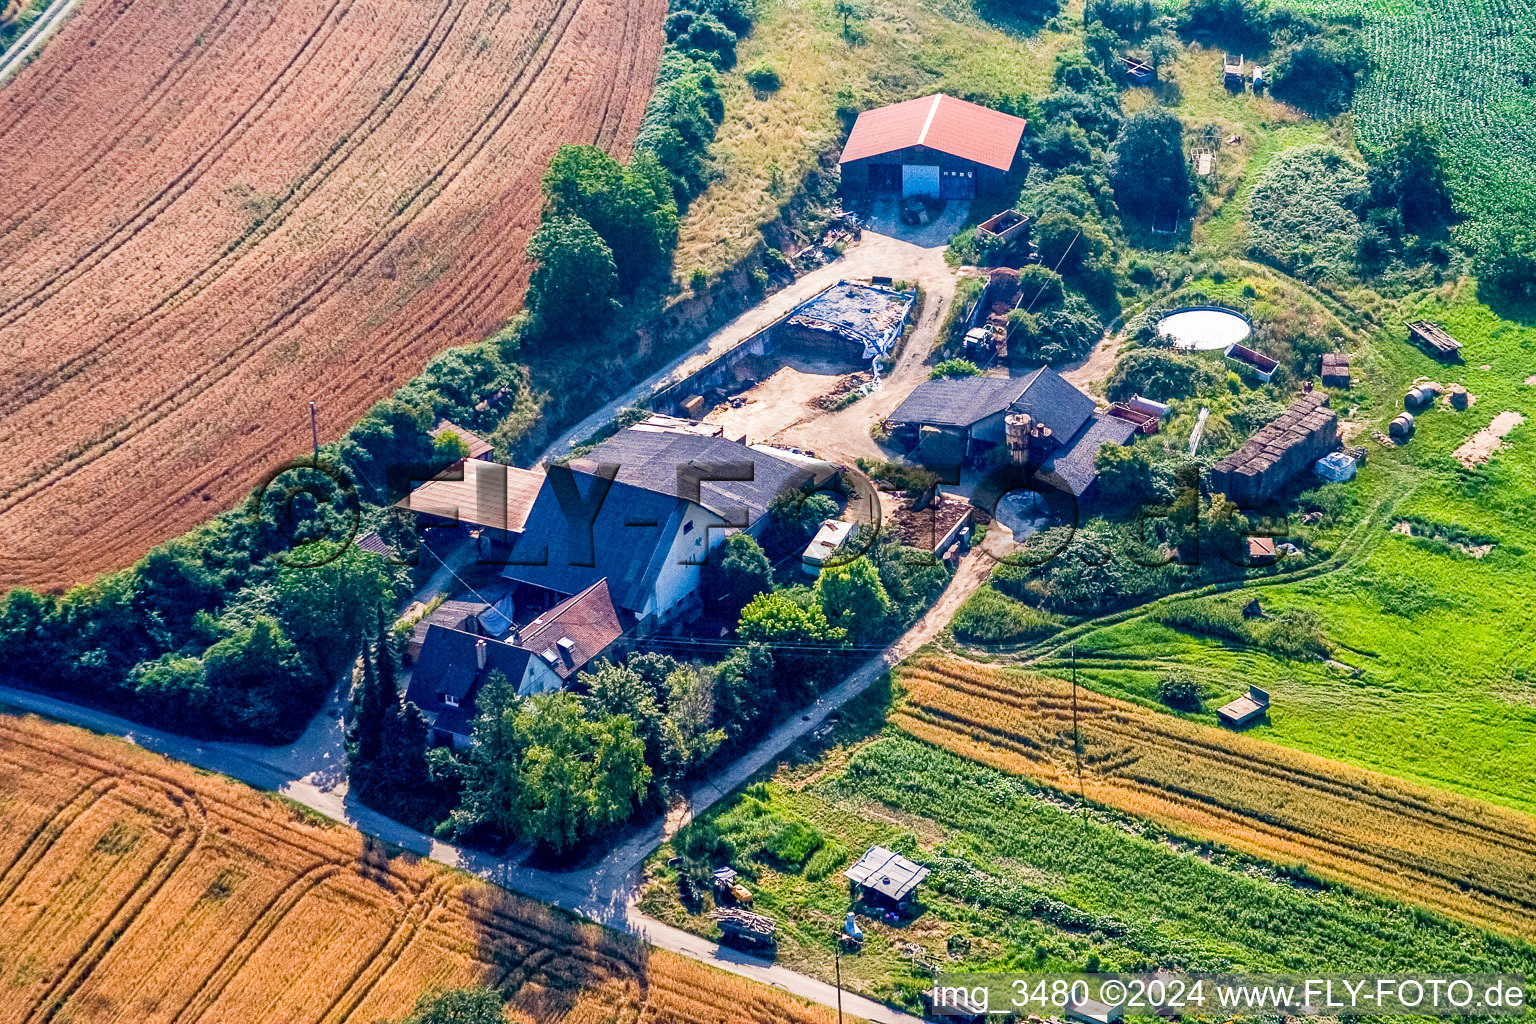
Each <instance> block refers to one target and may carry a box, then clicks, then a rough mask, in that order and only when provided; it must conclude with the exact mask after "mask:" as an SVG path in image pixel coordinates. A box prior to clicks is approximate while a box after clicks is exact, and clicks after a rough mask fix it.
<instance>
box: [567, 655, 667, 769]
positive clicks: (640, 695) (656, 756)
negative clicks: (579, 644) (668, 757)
mask: <svg viewBox="0 0 1536 1024" xmlns="http://www.w3.org/2000/svg"><path fill="white" fill-rule="evenodd" d="M663 657H666V656H665V655H663ZM667 660H668V661H671V660H672V659H670V658H668V659H667ZM674 664H675V663H674ZM673 671H676V669H675V668H674V669H673ZM668 675H670V673H668ZM663 678H665V677H663ZM579 682H580V683H581V684H582V685H583V686H585V687H586V688H587V701H588V703H589V705H590V706H591V707H592V709H593V710H594V711H595V712H596V717H601V716H602V715H627V716H628V717H629V720H630V721H631V722H633V723H634V725H635V735H637V736H639V737H640V739H641V741H642V742H643V743H644V744H645V763H646V764H648V765H650V766H651V770H652V771H653V772H655V773H662V772H664V770H665V767H666V765H665V760H664V753H665V751H664V739H663V735H664V732H665V727H664V719H665V716H664V715H663V714H662V711H661V704H660V703H659V702H658V700H657V690H658V687H656V686H653V685H652V684H651V683H649V682H647V681H646V679H645V677H643V676H642V675H641V674H640V673H639V672H637V671H635V669H634V668H632V667H630V666H627V665H615V664H614V663H613V662H611V661H605V662H603V663H602V664H601V665H599V666H598V667H597V669H596V670H595V671H592V672H583V673H581V676H580V677H579Z"/></svg>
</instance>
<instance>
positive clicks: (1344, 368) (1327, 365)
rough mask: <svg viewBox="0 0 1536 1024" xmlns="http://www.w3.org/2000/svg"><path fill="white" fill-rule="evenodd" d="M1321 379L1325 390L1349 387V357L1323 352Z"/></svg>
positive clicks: (1339, 353)
mask: <svg viewBox="0 0 1536 1024" xmlns="http://www.w3.org/2000/svg"><path fill="white" fill-rule="evenodd" d="M1322 378H1323V387H1325V388H1347V387H1349V384H1350V376H1349V356H1347V355H1345V354H1344V353H1343V352H1325V353H1324V354H1323V373H1322Z"/></svg>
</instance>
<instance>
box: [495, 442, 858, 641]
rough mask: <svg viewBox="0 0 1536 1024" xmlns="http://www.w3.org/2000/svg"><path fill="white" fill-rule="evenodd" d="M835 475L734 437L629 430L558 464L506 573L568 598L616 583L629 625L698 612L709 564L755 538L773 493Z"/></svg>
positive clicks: (824, 466)
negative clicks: (703, 570)
mask: <svg viewBox="0 0 1536 1024" xmlns="http://www.w3.org/2000/svg"><path fill="white" fill-rule="evenodd" d="M835 474H836V467H834V466H832V465H830V464H828V463H825V462H819V461H817V460H814V459H809V458H805V457H795V456H792V455H790V454H789V453H778V452H775V451H774V450H773V449H770V448H766V447H762V446H751V447H749V446H748V445H745V444H741V443H738V442H736V441H728V440H726V439H724V438H719V437H703V436H700V435H698V434H689V433H670V432H666V431H647V430H623V431H620V432H619V433H618V434H616V435H614V436H613V437H612V438H610V439H608V440H607V441H604V442H603V443H602V444H600V445H598V446H597V447H596V448H595V449H593V450H592V451H591V452H590V453H589V454H588V456H587V457H586V458H585V459H578V460H575V461H573V462H571V463H569V464H567V465H566V466H563V467H558V466H557V467H553V468H551V470H550V474H549V476H548V477H547V478H546V479H545V481H544V484H543V486H542V487H541V488H540V489H539V493H538V497H537V499H536V500H535V501H534V504H533V510H532V511H531V512H530V513H529V516H528V522H527V525H526V527H525V529H524V531H523V533H522V535H521V536H520V537H519V538H518V540H517V542H516V543H515V545H514V546H513V548H512V551H511V554H510V556H509V558H508V565H507V567H506V569H505V570H504V571H503V575H504V576H505V577H506V578H507V579H509V580H512V581H513V582H515V583H517V584H519V585H520V586H521V588H522V589H523V590H532V591H543V592H546V593H549V594H553V595H560V596H569V595H574V594H579V593H581V592H582V591H583V590H585V589H586V588H588V587H590V586H591V585H592V584H594V583H596V582H597V581H598V580H601V579H604V578H606V579H607V580H608V586H609V588H610V593H611V596H612V600H613V604H614V606H615V607H616V608H617V609H618V610H619V611H620V612H621V613H622V614H623V615H624V616H625V619H626V624H628V623H629V622H633V623H635V624H636V625H637V626H638V627H639V629H640V630H641V631H646V630H648V629H650V628H652V627H654V626H655V625H656V624H658V623H660V622H662V621H664V620H666V619H669V618H671V617H673V616H675V615H677V614H680V613H682V612H685V611H688V610H690V609H692V608H696V607H697V605H698V589H699V572H700V567H701V566H702V565H703V564H704V563H705V561H706V560H707V558H708V554H709V552H710V551H711V550H713V549H714V548H715V547H716V546H717V545H718V544H720V542H721V541H723V540H724V539H725V537H726V535H727V534H728V533H730V532H732V531H734V530H746V531H748V532H750V533H754V534H755V533H757V532H758V531H759V530H760V529H761V528H762V526H763V524H764V523H765V522H766V517H767V513H768V506H769V505H770V504H771V503H772V501H773V499H774V498H776V497H778V496H779V495H780V494H784V493H786V492H789V491H794V490H797V489H801V488H805V487H809V486H813V485H819V484H822V483H825V482H826V481H828V480H830V479H831V478H832V477H833V476H834V475H835Z"/></svg>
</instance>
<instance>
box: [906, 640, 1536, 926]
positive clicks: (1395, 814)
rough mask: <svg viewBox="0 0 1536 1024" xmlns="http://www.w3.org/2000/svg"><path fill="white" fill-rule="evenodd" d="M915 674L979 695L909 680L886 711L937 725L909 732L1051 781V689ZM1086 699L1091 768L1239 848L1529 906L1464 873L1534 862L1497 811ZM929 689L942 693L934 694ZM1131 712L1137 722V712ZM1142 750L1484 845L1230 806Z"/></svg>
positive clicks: (1511, 915) (1056, 744) (1376, 883)
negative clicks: (1096, 749) (1389, 835)
mask: <svg viewBox="0 0 1536 1024" xmlns="http://www.w3.org/2000/svg"><path fill="white" fill-rule="evenodd" d="M976 675H978V676H980V675H982V673H976ZM914 676H915V679H916V680H920V681H924V682H927V683H929V684H931V685H933V686H935V687H938V688H939V689H940V691H943V690H952V691H955V692H957V693H960V694H965V695H968V696H969V697H971V698H973V699H974V700H975V701H978V702H980V705H979V706H975V707H968V706H963V705H958V704H957V705H953V706H946V705H943V704H942V698H935V697H934V696H932V695H931V694H930V695H926V696H925V695H924V694H923V693H922V692H921V690H920V689H919V688H918V687H914V688H913V689H914V693H913V696H912V698H911V699H910V702H909V705H908V708H907V709H906V710H898V712H897V717H898V718H906V719H907V720H908V722H909V724H913V723H923V722H926V723H928V724H929V725H931V726H934V727H936V728H937V729H938V732H932V731H930V730H927V729H923V728H921V727H918V728H913V729H910V730H909V731H911V732H912V733H913V735H915V736H917V737H918V738H919V739H923V740H925V741H927V742H931V743H936V744H938V745H939V746H946V745H948V744H946V743H945V742H944V740H945V738H946V737H953V736H955V735H956V734H957V733H958V734H959V735H960V736H968V737H976V738H977V739H979V740H980V742H981V743H982V744H983V745H984V746H991V747H994V748H996V749H1001V750H1006V751H1011V752H1012V753H1013V754H1015V755H1017V756H1019V757H1021V758H1023V759H1024V760H1025V761H1026V762H1027V763H1031V764H1035V765H1038V766H1040V768H1041V770H1042V771H1044V772H1045V774H1046V775H1047V776H1050V777H1051V778H1052V779H1053V780H1055V781H1054V782H1051V783H1048V784H1053V785H1054V784H1055V783H1056V782H1059V781H1060V780H1059V779H1058V778H1056V776H1058V775H1059V774H1060V772H1059V771H1058V770H1057V769H1058V768H1059V765H1057V757H1056V755H1060V754H1062V753H1063V751H1064V749H1065V748H1064V747H1063V745H1062V743H1063V741H1062V736H1063V735H1065V734H1064V733H1062V732H1060V730H1055V731H1053V730H1052V725H1051V723H1055V724H1056V725H1059V726H1061V728H1062V729H1066V728H1068V726H1066V725H1065V723H1067V722H1069V721H1071V716H1072V712H1071V705H1070V702H1069V701H1068V700H1067V699H1066V698H1064V697H1062V696H1060V695H1055V694H1047V695H1030V694H1021V693H1018V692H1016V691H1014V690H1011V689H1009V688H1007V686H1006V684H1005V680H1002V679H998V680H992V681H989V680H986V679H980V678H970V677H969V676H961V675H959V674H954V673H950V672H947V671H945V670H944V669H943V668H942V667H935V666H933V665H932V664H929V665H924V666H921V667H920V668H918V669H917V670H915V672H914ZM1095 697H1096V695H1093V694H1089V695H1088V697H1087V698H1086V699H1083V698H1080V699H1079V702H1078V703H1079V712H1080V713H1081V711H1082V710H1083V709H1084V708H1085V707H1086V709H1087V710H1088V712H1089V716H1088V717H1087V719H1086V722H1085V729H1086V731H1087V734H1088V738H1089V739H1090V740H1092V739H1093V738H1095V737H1097V738H1100V739H1103V740H1106V741H1108V742H1109V744H1110V746H1111V748H1112V749H1111V750H1110V751H1109V752H1108V753H1105V754H1103V756H1102V758H1101V759H1100V763H1099V764H1098V765H1097V766H1096V767H1097V770H1096V771H1095V773H1094V774H1095V776H1096V777H1097V778H1099V779H1100V782H1101V784H1102V785H1103V786H1104V787H1106V788H1107V789H1109V790H1111V791H1114V790H1119V791H1121V792H1127V793H1129V794H1136V795H1137V796H1138V797H1140V798H1141V799H1147V800H1151V801H1153V802H1154V803H1155V802H1158V801H1164V802H1166V803H1167V804H1169V805H1174V806H1181V807H1185V808H1189V809H1192V810H1194V811H1196V812H1197V813H1198V814H1199V815H1200V816H1202V817H1204V818H1206V819H1215V820H1217V821H1218V823H1219V822H1228V823H1230V824H1232V825H1234V826H1236V827H1237V828H1236V837H1235V838H1234V836H1228V835H1224V834H1222V833H1221V830H1220V829H1219V828H1218V829H1216V832H1217V834H1218V837H1219V839H1220V841H1223V842H1230V841H1238V842H1242V841H1243V840H1242V839H1241V835H1242V833H1244V832H1246V833H1249V834H1250V835H1256V836H1257V837H1258V839H1250V840H1247V841H1246V842H1247V844H1248V847H1249V848H1250V849H1255V848H1256V850H1257V852H1258V854H1259V855H1260V856H1266V855H1267V856H1268V857H1269V858H1271V859H1272V858H1273V857H1274V855H1275V854H1276V853H1277V852H1285V851H1294V850H1296V849H1297V848H1301V849H1304V850H1310V851H1312V852H1313V854H1314V858H1313V859H1312V861H1311V862H1313V863H1319V864H1327V865H1328V870H1329V872H1331V873H1337V874H1339V875H1342V876H1343V877H1345V878H1346V879H1349V880H1350V881H1351V882H1352V883H1353V884H1360V885H1364V886H1366V887H1367V888H1372V889H1375V890H1377V891H1383V892H1386V893H1387V894H1389V895H1392V896H1394V897H1396V898H1402V893H1401V892H1399V891H1398V890H1397V889H1395V888H1394V886H1393V884H1392V883H1391V881H1390V880H1391V879H1393V878H1396V877H1399V876H1407V877H1410V878H1414V879H1417V880H1418V881H1419V882H1420V883H1421V884H1422V885H1423V886H1427V887H1428V891H1424V890H1423V889H1422V888H1421V889H1416V890H1415V891H1414V894H1413V898H1414V899H1417V900H1419V901H1420V902H1425V903H1427V904H1429V905H1431V906H1434V907H1436V908H1437V909H1440V910H1442V911H1445V912H1447V913H1450V914H1452V915H1453V916H1457V917H1461V918H1463V919H1466V918H1468V916H1469V915H1468V913H1467V909H1466V907H1465V905H1464V901H1465V899H1466V898H1467V896H1468V894H1475V896H1476V897H1478V898H1480V901H1481V903H1482V905H1483V906H1484V907H1485V908H1486V909H1487V910H1488V911H1491V912H1495V913H1497V914H1498V915H1500V916H1501V917H1502V919H1503V920H1504V921H1505V923H1506V924H1507V925H1512V926H1515V927H1516V930H1517V931H1518V930H1520V929H1521V927H1522V926H1520V925H1518V922H1519V921H1521V920H1529V919H1530V916H1531V914H1532V912H1533V911H1536V894H1533V893H1531V892H1522V891H1520V890H1519V889H1518V888H1515V889H1512V888H1510V883H1515V882H1516V879H1515V878H1514V877H1513V876H1511V877H1509V878H1505V879H1498V878H1495V879H1492V880H1490V881H1486V882H1485V881H1481V880H1479V879H1478V878H1476V877H1474V876H1473V874H1472V870H1478V871H1487V870H1488V869H1489V868H1491V867H1493V866H1494V865H1497V864H1505V863H1508V862H1509V859H1513V860H1514V861H1515V862H1516V863H1519V862H1525V863H1533V862H1536V836H1533V835H1532V834H1530V833H1528V832H1527V833H1520V832H1517V831H1513V830H1511V829H1509V828H1505V827H1502V826H1501V825H1500V824H1499V822H1498V821H1497V820H1496V819H1495V820H1491V821H1484V820H1475V819H1473V818H1471V817H1469V816H1467V815H1465V814H1463V813H1461V812H1459V811H1458V810H1457V809H1456V808H1454V807H1444V806H1436V805H1432V804H1429V803H1427V802H1426V801H1425V800H1423V799H1420V798H1417V797H1414V796H1412V795H1410V794H1399V793H1384V792H1382V791H1380V790H1379V789H1375V788H1372V787H1371V786H1370V785H1368V784H1367V783H1366V782H1363V781H1355V780H1354V778H1353V777H1343V778H1341V777H1336V776H1331V775H1327V774H1326V773H1323V772H1321V771H1318V770H1312V769H1309V768H1307V767H1305V766H1304V765H1298V764H1290V763H1286V762H1283V761H1279V760H1277V759H1276V758H1274V757H1272V756H1265V753H1264V752H1263V751H1262V750H1261V749H1260V745H1259V744H1251V745H1245V746H1244V748H1243V749H1242V750H1239V751H1234V750H1227V749H1225V748H1219V747H1213V746H1210V745H1208V744H1206V743H1203V742H1201V741H1200V740H1199V739H1198V738H1197V737H1190V736H1181V735H1178V734H1176V733H1174V732H1172V731H1167V730H1160V729H1159V728H1158V725H1159V722H1158V719H1160V717H1161V716H1158V715H1157V713H1156V712H1151V711H1142V710H1139V709H1135V708H1132V707H1130V706H1126V707H1121V706H1120V705H1119V703H1118V702H1113V701H1111V700H1109V699H1107V698H1098V699H1095ZM935 699H939V700H940V701H941V703H938V704H936V703H934V700H935ZM987 702H992V703H994V704H996V705H1000V706H1002V707H1006V708H1010V709H1012V710H1013V711H1014V712H1016V713H1018V714H1020V715H1022V716H1024V717H1025V719H1026V720H1027V719H1028V718H1030V717H1033V718H1035V719H1037V720H1039V721H1041V723H1042V725H1043V726H1044V728H1045V730H1046V732H1045V734H1044V735H1043V736H1041V737H1032V736H1029V735H1021V734H1018V733H1016V732H1014V731H1011V729H1010V727H1009V725H1008V723H1007V720H1006V718H1004V717H1003V716H999V718H998V719H994V718H993V717H992V716H990V715H987V714H986V703H987ZM1137 718H1140V719H1144V720H1143V721H1136V720H1135V719H1137ZM999 719H1001V721H999ZM1065 742H1067V743H1068V744H1069V743H1070V741H1065ZM1250 748H1251V749H1250ZM956 749H957V752H959V753H961V754H962V755H964V756H972V757H974V756H975V755H974V754H969V753H967V751H965V750H963V749H958V748H956ZM1150 750H1155V751H1156V752H1158V753H1165V754H1170V755H1171V756H1173V757H1174V758H1175V760H1176V761H1178V762H1179V763H1184V764H1188V765H1202V764H1203V765H1209V766H1210V767H1211V769H1212V771H1211V772H1210V773H1209V774H1211V775H1213V776H1220V777H1224V778H1242V777H1244V776H1248V777H1250V778H1251V779H1252V785H1253V792H1255V793H1264V792H1268V791H1271V790H1273V791H1274V793H1275V794H1277V795H1283V794H1284V793H1285V792H1286V791H1287V790H1290V791H1292V792H1293V793H1299V794H1305V793H1313V794H1318V795H1327V796H1329V797H1332V798H1334V800H1335V801H1337V802H1336V804H1335V807H1336V808H1337V809H1339V810H1341V811H1342V810H1343V809H1344V808H1345V807H1355V806H1364V807H1367V808H1371V809H1374V810H1375V811H1378V812H1380V814H1379V816H1377V817H1376V818H1374V819H1368V820H1377V821H1382V822H1398V821H1406V822H1408V823H1410V824H1413V825H1417V826H1418V827H1419V828H1420V829H1422V830H1424V831H1427V832H1429V833H1431V834H1434V835H1437V836H1443V837H1445V838H1446V839H1447V840H1468V841H1470V843H1471V845H1473V846H1474V847H1475V848H1480V849H1483V850H1485V851H1486V855H1485V856H1484V857H1482V858H1481V859H1480V860H1478V861H1470V862H1469V861H1448V860H1446V859H1445V857H1444V855H1445V854H1447V853H1449V852H1450V851H1452V850H1456V849H1461V848H1462V847H1461V845H1459V844H1458V843H1457V842H1454V841H1448V842H1446V843H1445V844H1444V849H1442V850H1440V851H1439V853H1438V854H1437V855H1436V856H1435V858H1434V859H1416V858H1415V857H1414V854H1413V851H1412V849H1411V840H1405V841H1406V842H1408V844H1409V845H1408V846H1405V848H1403V849H1401V850H1399V849H1395V848H1393V847H1392V846H1390V845H1385V846H1384V845H1383V844H1381V843H1377V842H1373V841H1372V840H1371V838H1370V837H1369V836H1368V835H1365V834H1357V833H1351V832H1348V831H1339V830H1338V829H1336V828H1332V827H1329V825H1328V824H1327V821H1326V820H1324V819H1321V818H1320V819H1318V820H1311V821H1309V820H1308V819H1307V818H1305V817H1302V818H1298V819H1295V820H1286V819H1283V818H1281V817H1278V816H1274V815H1266V814H1264V813H1263V812H1262V811H1260V810H1257V809H1254V808H1248V807H1238V806H1236V805H1229V804H1226V803H1223V802H1221V801H1220V800H1219V799H1218V798H1217V797H1216V796H1215V795H1212V794H1208V793H1204V792H1200V791H1197V790H1192V789H1190V788H1189V787H1187V786H1184V785H1181V784H1179V783H1178V782H1177V780H1175V779H1172V778H1164V777H1159V776H1157V775H1155V774H1151V775H1149V774H1146V773H1144V772H1143V771H1141V770H1140V768H1139V766H1140V764H1141V762H1142V760H1143V758H1144V756H1145V755H1146V753H1148V752H1149V751H1150ZM1052 766H1056V767H1052ZM1344 767H1346V768H1348V766H1344ZM1164 774H1166V773H1164ZM1352 774H1358V775H1360V776H1364V775H1365V773H1364V772H1363V771H1362V770H1359V769H1355V770H1354V772H1353V773H1352ZM1098 802H1100V803H1107V804H1108V805H1109V806H1111V807H1114V806H1116V803H1115V801H1114V800H1113V799H1105V798H1100V799H1099V801H1098ZM1287 803H1289V801H1287V800H1281V801H1280V805H1281V806H1284V805H1286V804H1287ZM1129 813H1133V814H1136V815H1137V816H1139V817H1147V816H1149V815H1150V816H1152V817H1153V818H1154V819H1155V818H1156V817H1157V814H1156V812H1149V811H1147V810H1146V809H1145V808H1137V809H1129ZM1172 817H1174V819H1175V820H1177V821H1180V822H1181V823H1182V824H1183V825H1184V826H1185V827H1193V828H1195V829H1196V831H1197V832H1198V831H1199V829H1200V826H1199V825H1198V824H1195V823H1191V822H1189V821H1187V820H1184V819H1180V818H1179V817H1178V815H1173V816H1172ZM1341 853H1342V854H1343V856H1341ZM1463 863H1467V865H1468V867H1469V868H1471V869H1472V870H1464V869H1462V864H1463ZM1473 864H1480V865H1481V867H1480V868H1473V867H1472V865H1473ZM1366 869H1371V870H1366ZM1501 882H1502V885H1501ZM1471 919H1473V920H1475V921H1479V923H1483V924H1486V923H1487V919H1486V917H1485V918H1482V919H1479V918H1477V917H1476V915H1473V916H1472V918H1471ZM1527 930H1528V929H1527Z"/></svg>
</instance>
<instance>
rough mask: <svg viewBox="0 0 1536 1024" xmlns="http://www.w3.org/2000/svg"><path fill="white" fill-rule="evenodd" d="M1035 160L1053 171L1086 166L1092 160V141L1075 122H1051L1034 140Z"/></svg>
mask: <svg viewBox="0 0 1536 1024" xmlns="http://www.w3.org/2000/svg"><path fill="white" fill-rule="evenodd" d="M1035 161H1036V162H1037V163H1039V164H1040V165H1041V166H1042V167H1046V168H1049V169H1050V170H1053V171H1059V170H1061V169H1062V168H1064V167H1079V166H1081V167H1086V166H1088V165H1089V164H1091V163H1092V162H1093V143H1092V142H1090V141H1089V139H1088V133H1087V132H1085V131H1083V130H1082V129H1081V128H1079V127H1078V126H1077V125H1075V124H1071V123H1070V122H1069V123H1066V124H1053V125H1051V126H1050V127H1049V128H1047V129H1046V130H1045V131H1043V132H1041V133H1040V137H1039V138H1038V139H1036V140H1035Z"/></svg>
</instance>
